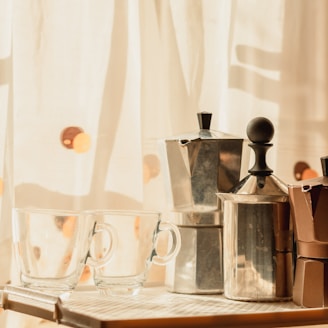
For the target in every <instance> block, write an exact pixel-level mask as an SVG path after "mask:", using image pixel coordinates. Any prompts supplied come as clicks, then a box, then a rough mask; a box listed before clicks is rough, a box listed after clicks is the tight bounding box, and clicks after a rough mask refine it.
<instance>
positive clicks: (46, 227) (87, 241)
mask: <svg viewBox="0 0 328 328" xmlns="http://www.w3.org/2000/svg"><path fill="white" fill-rule="evenodd" d="M12 228H13V244H14V250H15V256H16V260H17V264H18V267H19V270H20V280H21V283H22V285H23V286H24V287H29V288H32V289H38V290H43V291H47V292H52V293H56V294H62V293H65V292H71V291H73V290H74V289H75V287H76V286H77V284H78V282H79V279H80V277H81V274H82V272H83V269H84V266H85V264H88V265H90V266H91V267H94V268H97V267H101V266H102V265H105V264H106V263H107V262H108V261H109V260H110V258H111V257H112V255H113V253H114V251H115V245H116V242H117V241H116V239H115V236H116V234H115V233H114V232H113V229H112V227H110V226H109V225H107V224H103V223H97V222H96V220H95V216H94V215H93V213H92V212H82V211H64V210H52V209H34V208H15V209H13V217H12ZM98 233H101V234H102V235H106V236H107V242H108V244H107V246H106V252H104V253H103V254H102V257H101V258H97V259H96V258H94V257H92V255H91V253H90V245H91V243H92V242H93V240H94V238H95V236H96V235H97V234H98Z"/></svg>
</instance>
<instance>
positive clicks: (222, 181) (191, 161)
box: [165, 112, 248, 294]
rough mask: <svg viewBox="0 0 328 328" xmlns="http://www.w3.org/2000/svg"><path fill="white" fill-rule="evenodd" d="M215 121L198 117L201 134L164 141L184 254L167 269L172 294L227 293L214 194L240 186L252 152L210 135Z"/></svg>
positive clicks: (218, 208)
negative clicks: (246, 159) (246, 158)
mask: <svg viewBox="0 0 328 328" xmlns="http://www.w3.org/2000/svg"><path fill="white" fill-rule="evenodd" d="M211 116H212V114H211V113H205V112H202V113H198V122H199V131H197V132H195V133H189V134H186V135H182V136H178V137H173V138H170V139H168V140H165V145H166V155H167V168H168V173H169V174H168V175H169V179H168V180H169V181H168V182H169V186H170V192H171V198H172V205H171V216H172V221H173V222H174V223H175V224H176V225H177V226H178V228H179V231H180V235H181V249H180V252H179V254H178V255H177V257H176V258H175V260H173V261H171V262H170V263H169V264H168V265H167V267H166V286H167V288H168V290H169V291H172V292H177V293H186V294H213V293H222V292H223V221H222V220H223V215H222V211H221V205H220V201H218V198H217V197H216V195H215V194H216V193H217V192H218V191H222V192H224V191H227V190H229V189H231V188H232V186H234V185H235V184H236V183H238V181H239V180H240V176H241V171H242V156H243V150H244V151H245V149H246V153H247V148H248V147H247V145H246V146H245V142H244V140H243V139H242V138H237V137H234V136H231V135H228V134H224V133H220V132H216V131H212V130H210V123H211ZM247 164H248V163H247ZM246 167H247V166H246Z"/></svg>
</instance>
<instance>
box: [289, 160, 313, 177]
mask: <svg viewBox="0 0 328 328" xmlns="http://www.w3.org/2000/svg"><path fill="white" fill-rule="evenodd" d="M318 176H319V174H318V172H317V171H315V170H313V169H312V168H311V167H310V165H309V164H308V163H306V162H304V161H299V162H297V163H296V164H295V165H294V177H295V179H296V180H297V181H301V180H307V179H313V178H316V177H318Z"/></svg>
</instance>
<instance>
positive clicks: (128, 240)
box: [93, 210, 181, 295]
mask: <svg viewBox="0 0 328 328" xmlns="http://www.w3.org/2000/svg"><path fill="white" fill-rule="evenodd" d="M96 220H97V222H98V223H105V224H109V225H110V226H111V227H113V229H114V230H115V233H116V238H115V239H116V240H117V245H116V249H115V252H114V254H113V256H112V258H111V259H110V261H109V262H108V263H107V264H106V265H104V266H101V267H95V268H94V275H93V278H94V282H95V285H96V287H97V289H98V290H99V291H100V293H101V294H103V295H136V294H138V293H139V292H140V290H141V289H142V287H143V285H144V283H145V282H146V280H147V274H148V272H149V269H150V266H151V265H152V264H157V265H166V264H167V263H168V262H169V261H171V260H172V259H173V258H174V257H175V256H176V255H177V254H178V252H179V251H180V247H181V237H180V232H179V229H178V227H177V226H176V225H174V224H172V223H170V222H168V221H162V219H161V214H160V213H157V212H146V211H123V210H121V211H107V210H103V211H97V213H96ZM166 233H167V235H168V236H166V235H165V234H166ZM160 236H162V237H164V238H165V240H167V241H168V243H167V250H166V251H165V252H164V251H163V254H162V251H158V250H157V246H158V242H159V240H160ZM107 238H108V235H106V234H98V235H97V236H96V238H95V241H94V243H93V246H94V248H93V252H94V256H95V257H102V256H103V252H104V250H105V251H106V245H108V240H107Z"/></svg>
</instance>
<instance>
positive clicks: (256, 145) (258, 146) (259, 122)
mask: <svg viewBox="0 0 328 328" xmlns="http://www.w3.org/2000/svg"><path fill="white" fill-rule="evenodd" d="M246 132H247V136H248V139H249V140H250V141H251V142H252V143H250V144H249V147H251V148H252V149H253V150H254V153H255V163H254V165H253V167H252V168H251V169H249V170H248V172H249V173H250V174H252V175H255V176H268V175H271V174H272V172H273V170H271V169H270V168H269V167H268V165H267V163H266V154H267V151H268V149H269V148H271V147H272V143H270V141H271V139H272V138H273V135H274V127H273V124H272V123H271V121H270V120H268V119H267V118H265V117H256V118H254V119H252V120H251V121H250V122H249V123H248V125H247V130H246Z"/></svg>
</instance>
